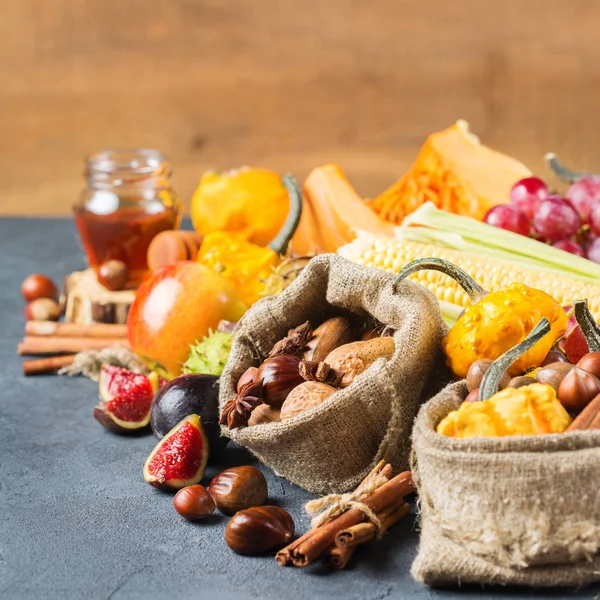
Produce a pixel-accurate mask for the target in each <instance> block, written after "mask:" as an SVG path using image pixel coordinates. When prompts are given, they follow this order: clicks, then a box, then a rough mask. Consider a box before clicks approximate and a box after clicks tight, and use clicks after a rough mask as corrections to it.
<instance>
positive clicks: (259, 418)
mask: <svg viewBox="0 0 600 600" xmlns="http://www.w3.org/2000/svg"><path fill="white" fill-rule="evenodd" d="M276 421H281V409H280V408H271V407H270V406H269V405H267V404H260V405H258V406H257V407H256V408H255V409H254V410H253V411H252V414H251V415H250V419H249V420H248V426H249V427H251V426H252V425H261V424H263V423H274V422H276Z"/></svg>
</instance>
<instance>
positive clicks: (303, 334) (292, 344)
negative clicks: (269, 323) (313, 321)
mask: <svg viewBox="0 0 600 600" xmlns="http://www.w3.org/2000/svg"><path fill="white" fill-rule="evenodd" d="M312 337H313V329H312V327H311V326H310V323H309V322H308V321H306V323H302V325H298V327H296V328H295V329H290V330H289V331H288V334H287V336H286V337H284V338H283V339H282V340H279V341H278V342H277V343H276V344H275V345H274V346H273V348H272V350H271V352H269V358H271V357H273V356H278V355H279V354H294V355H296V356H298V355H300V354H302V352H303V351H304V348H305V347H306V344H308V342H309V341H310V340H311V339H312Z"/></svg>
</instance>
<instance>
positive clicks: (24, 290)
mask: <svg viewBox="0 0 600 600" xmlns="http://www.w3.org/2000/svg"><path fill="white" fill-rule="evenodd" d="M21 294H23V298H24V299H25V300H26V301H27V302H31V301H32V300H38V299H39V298H50V299H51V300H56V297H57V296H58V290H57V288H56V285H55V284H54V282H53V281H52V279H50V278H49V277H46V276H45V275H40V274H39V273H34V274H33V275H30V276H29V277H26V278H25V279H24V280H23V283H22V284H21Z"/></svg>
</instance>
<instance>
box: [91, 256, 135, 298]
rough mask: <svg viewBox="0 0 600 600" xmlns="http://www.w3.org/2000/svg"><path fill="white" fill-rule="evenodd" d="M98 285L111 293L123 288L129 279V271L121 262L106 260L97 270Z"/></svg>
mask: <svg viewBox="0 0 600 600" xmlns="http://www.w3.org/2000/svg"><path fill="white" fill-rule="evenodd" d="M97 277H98V283H99V284H100V285H103V286H104V287H105V288H106V289H107V290H110V291H111V292H118V291H119V290H122V289H124V288H125V285H126V284H127V280H128V279H129V269H128V268H127V265H126V264H125V263H124V262H123V261H122V260H107V261H106V262H103V263H102V264H101V265H100V267H99V268H98V273H97Z"/></svg>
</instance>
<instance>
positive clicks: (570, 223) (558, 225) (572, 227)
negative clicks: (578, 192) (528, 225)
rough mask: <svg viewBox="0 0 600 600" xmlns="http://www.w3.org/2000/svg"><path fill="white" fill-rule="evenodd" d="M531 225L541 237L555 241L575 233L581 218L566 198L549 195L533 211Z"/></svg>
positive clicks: (579, 225)
mask: <svg viewBox="0 0 600 600" xmlns="http://www.w3.org/2000/svg"><path fill="white" fill-rule="evenodd" d="M533 226H534V227H535V230H536V231H537V232H538V233H539V234H540V235H541V236H542V237H543V238H545V239H547V240H549V241H551V242H557V241H558V240H564V239H566V238H570V237H571V236H573V235H575V234H576V233H577V231H578V230H579V227H581V219H580V218H579V213H578V212H577V211H576V210H575V207H574V206H573V205H572V204H571V203H570V202H569V201H568V200H565V199H564V198H560V197H559V196H550V197H549V198H547V199H546V200H543V201H542V202H541V203H540V205H539V206H538V208H537V210H536V211H535V215H534V217H533Z"/></svg>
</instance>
